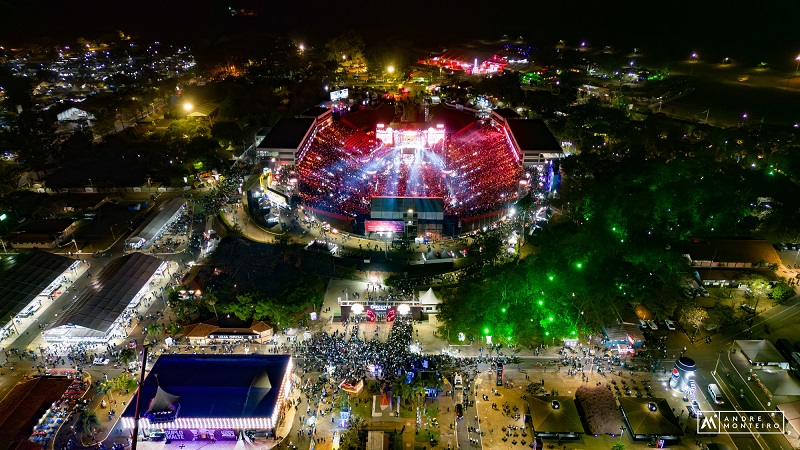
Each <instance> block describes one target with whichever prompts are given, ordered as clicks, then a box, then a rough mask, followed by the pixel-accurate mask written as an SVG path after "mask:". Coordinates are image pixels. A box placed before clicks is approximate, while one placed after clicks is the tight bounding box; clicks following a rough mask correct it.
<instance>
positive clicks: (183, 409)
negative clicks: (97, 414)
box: [121, 354, 292, 439]
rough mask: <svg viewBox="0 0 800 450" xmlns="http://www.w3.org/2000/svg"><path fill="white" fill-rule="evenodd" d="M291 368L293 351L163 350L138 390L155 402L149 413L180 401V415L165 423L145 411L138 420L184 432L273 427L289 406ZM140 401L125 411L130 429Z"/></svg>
mask: <svg viewBox="0 0 800 450" xmlns="http://www.w3.org/2000/svg"><path fill="white" fill-rule="evenodd" d="M291 371H292V360H291V356H289V355H255V354H254V355H242V354H233V355H220V354H208V355H182V354H169V355H161V357H159V358H158V360H157V361H156V363H155V364H154V365H153V368H152V369H151V370H150V373H149V374H148V375H147V378H145V381H144V384H143V385H142V387H141V389H140V390H139V392H138V393H137V394H136V395H141V396H142V404H145V405H150V410H149V411H148V413H149V412H150V411H151V410H152V411H154V412H158V411H159V410H160V411H163V410H166V411H170V410H171V409H170V408H173V407H174V405H175V404H176V403H177V400H180V414H179V416H178V417H175V418H174V419H172V420H164V421H161V422H158V421H154V420H152V419H151V418H150V417H148V415H149V414H148V415H143V416H142V417H140V420H139V423H140V425H141V427H142V429H158V428H161V429H165V430H170V429H174V430H181V429H183V430H184V433H183V434H184V436H186V435H187V433H186V429H194V428H197V426H198V425H197V424H199V423H202V424H204V425H203V426H205V427H206V428H209V429H220V430H241V429H252V430H267V429H272V428H273V426H274V424H276V423H277V422H278V420H279V416H280V414H281V411H282V408H283V407H284V406H285V405H284V399H285V397H286V394H287V393H288V388H289V386H290V384H291ZM167 391H168V392H167ZM176 399H177V400H176ZM135 406H136V397H135V396H134V398H133V399H132V400H131V402H130V403H129V404H128V406H127V408H126V409H125V411H124V412H123V413H122V416H121V417H122V424H123V426H124V427H125V428H132V427H133V425H134V421H133V416H134V413H135ZM228 434H230V433H228ZM184 438H185V437H184ZM176 439H182V438H179V437H176Z"/></svg>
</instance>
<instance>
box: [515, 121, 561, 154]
mask: <svg viewBox="0 0 800 450" xmlns="http://www.w3.org/2000/svg"><path fill="white" fill-rule="evenodd" d="M506 123H507V124H508V128H509V129H511V133H512V134H513V135H514V140H515V141H517V145H518V146H519V149H520V150H521V151H523V152H524V151H531V150H533V151H549V152H561V151H562V149H561V145H559V144H558V141H557V140H556V138H555V136H553V133H551V132H550V129H549V128H547V125H546V124H545V123H544V121H543V120H541V119H511V120H507V121H506Z"/></svg>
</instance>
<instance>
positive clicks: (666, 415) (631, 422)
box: [617, 397, 683, 436]
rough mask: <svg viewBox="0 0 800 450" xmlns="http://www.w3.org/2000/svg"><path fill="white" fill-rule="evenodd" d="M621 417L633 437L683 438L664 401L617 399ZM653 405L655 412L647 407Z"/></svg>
mask: <svg viewBox="0 0 800 450" xmlns="http://www.w3.org/2000/svg"><path fill="white" fill-rule="evenodd" d="M617 400H618V401H619V406H620V408H621V409H622V415H623V416H624V417H625V421H626V422H628V426H629V427H630V429H631V431H632V432H633V434H634V435H644V436H683V430H682V429H681V426H680V425H679V424H678V419H677V418H676V417H675V414H673V413H672V407H671V406H669V403H667V400H666V399H663V398H647V397H641V398H639V397H619V398H618V399H617ZM650 403H654V404H655V407H656V408H655V411H653V410H651V409H650V407H649V404H650Z"/></svg>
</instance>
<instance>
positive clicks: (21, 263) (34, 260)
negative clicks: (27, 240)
mask: <svg viewBox="0 0 800 450" xmlns="http://www.w3.org/2000/svg"><path fill="white" fill-rule="evenodd" d="M73 262H74V260H72V259H69V258H67V257H65V256H61V255H56V254H53V253H47V252H43V251H41V250H31V251H29V252H25V253H9V254H5V255H3V257H2V258H0V299H2V300H0V318H1V319H0V320H5V319H7V318H9V316H12V315H17V314H19V313H20V312H21V311H22V309H23V308H25V306H26V305H27V304H28V303H30V302H31V301H32V300H33V299H34V298H36V296H37V295H39V294H40V293H41V292H42V291H44V290H45V289H46V288H47V286H49V285H50V283H52V282H53V281H54V280H55V279H56V278H58V277H59V276H61V274H62V273H63V272H64V271H66V270H67V269H68V268H69V266H70V264H72V263H73Z"/></svg>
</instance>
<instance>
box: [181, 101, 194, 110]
mask: <svg viewBox="0 0 800 450" xmlns="http://www.w3.org/2000/svg"><path fill="white" fill-rule="evenodd" d="M183 109H184V110H185V111H191V110H192V104H191V103H189V102H186V103H184V104H183Z"/></svg>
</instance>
